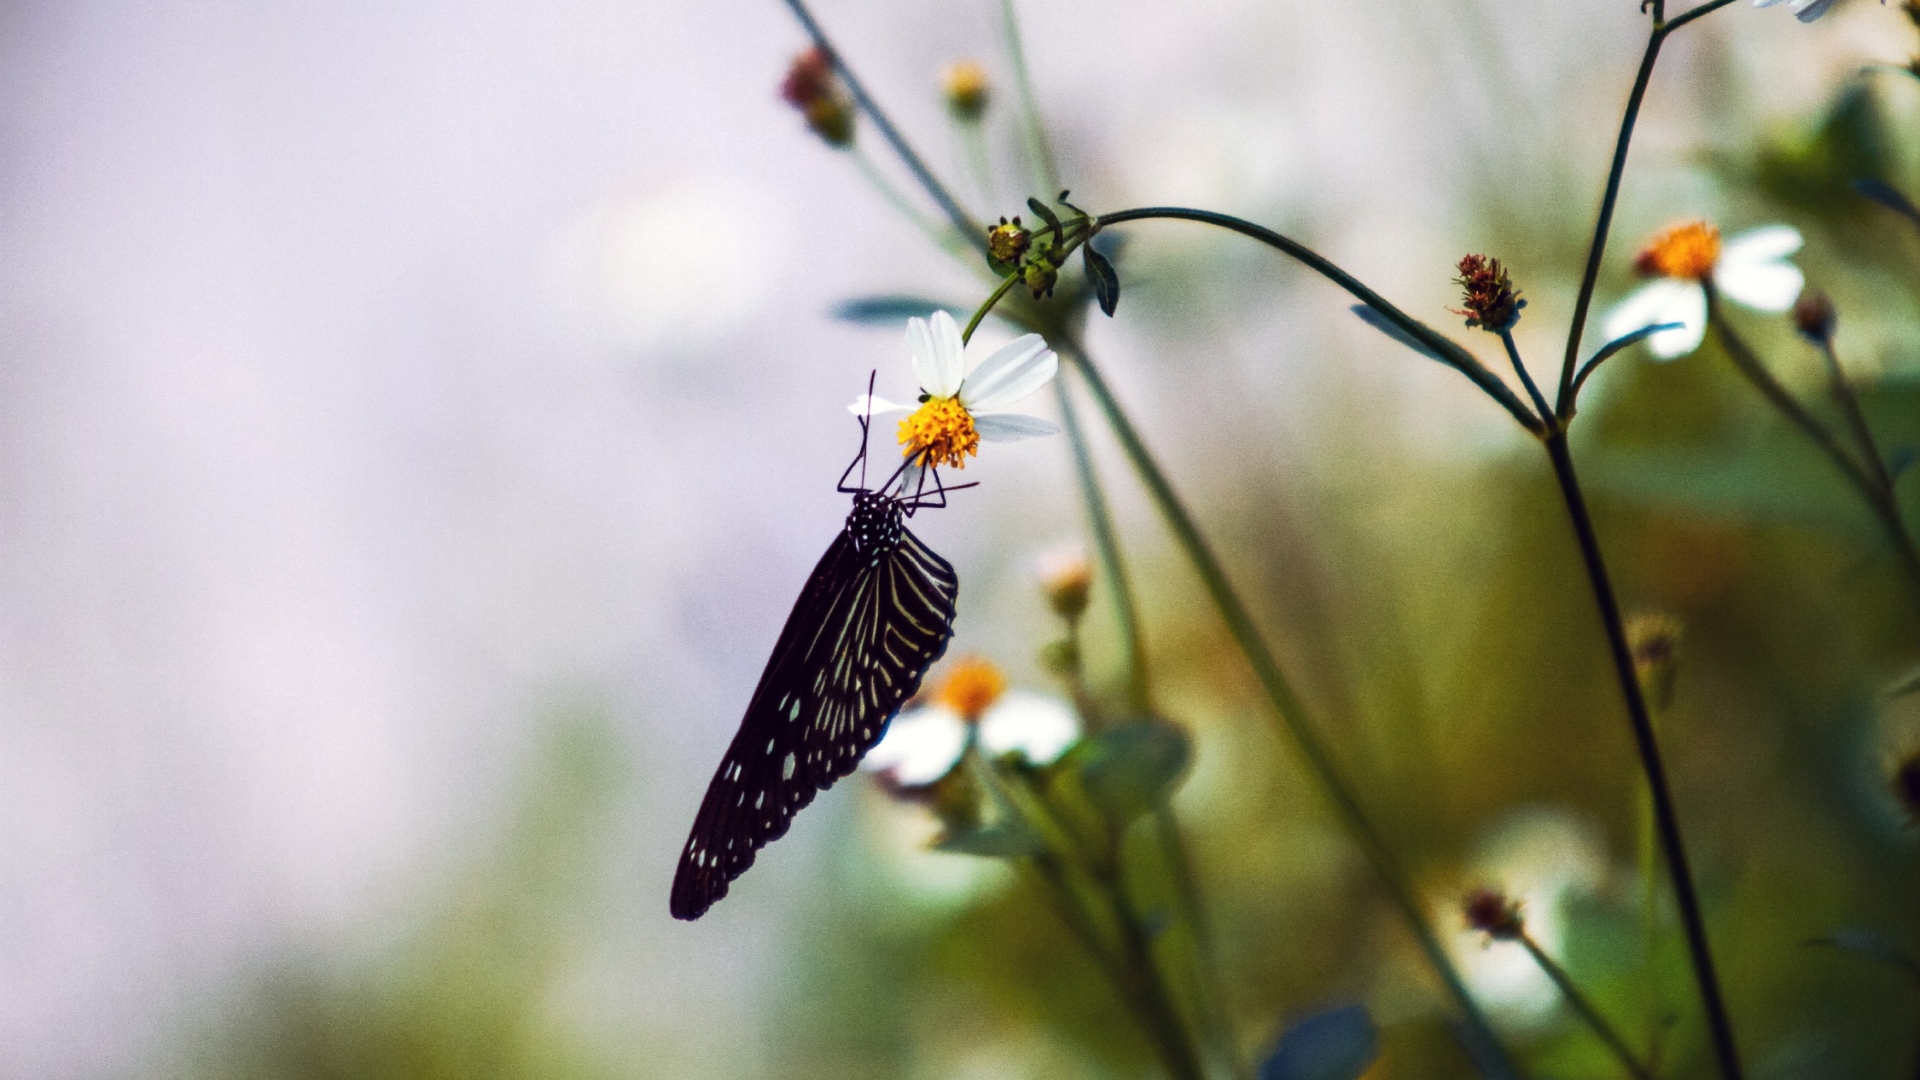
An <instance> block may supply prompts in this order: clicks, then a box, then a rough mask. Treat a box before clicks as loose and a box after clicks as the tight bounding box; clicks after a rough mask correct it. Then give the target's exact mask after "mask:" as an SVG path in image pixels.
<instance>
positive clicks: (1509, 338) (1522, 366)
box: [1500, 329, 1554, 424]
mask: <svg viewBox="0 0 1920 1080" xmlns="http://www.w3.org/2000/svg"><path fill="white" fill-rule="evenodd" d="M1500 344H1502V345H1505V346H1506V347H1507V360H1508V361H1510V362H1511V363H1512V364H1513V373H1514V374H1515V375H1518V376H1520V383H1521V385H1523V386H1525V387H1526V388H1527V396H1528V397H1530V398H1532V399H1533V407H1534V408H1535V409H1536V410H1538V411H1539V413H1540V420H1541V422H1542V423H1545V424H1552V423H1553V421H1554V416H1553V409H1552V408H1550V407H1549V406H1548V405H1547V399H1546V398H1544V397H1542V396H1540V388H1539V387H1538V386H1535V385H1534V382H1533V376H1532V375H1530V374H1528V373H1527V364H1526V361H1524V360H1521V359H1520V347H1519V346H1518V345H1515V344H1514V343H1513V331H1512V330H1511V329H1508V330H1502V331H1500Z"/></svg>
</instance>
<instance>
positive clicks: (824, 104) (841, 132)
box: [780, 46, 853, 147]
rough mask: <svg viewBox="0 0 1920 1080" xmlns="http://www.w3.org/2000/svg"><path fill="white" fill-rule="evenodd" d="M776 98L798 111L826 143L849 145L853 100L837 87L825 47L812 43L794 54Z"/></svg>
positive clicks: (840, 145) (830, 144) (835, 145)
mask: <svg viewBox="0 0 1920 1080" xmlns="http://www.w3.org/2000/svg"><path fill="white" fill-rule="evenodd" d="M780 97H781V98H782V99H784V100H785V101H786V103H787V104H789V105H791V106H793V107H794V108H796V109H799V110H800V114H801V115H802V116H805V117H806V118H807V126H808V127H810V128H812V129H813V132H814V134H816V135H818V136H820V138H821V139H823V140H824V141H825V142H826V143H827V145H828V146H833V147H846V146H851V145H852V144H853V103H852V102H850V101H848V100H847V96H846V94H845V93H844V92H843V91H842V90H841V89H840V81H839V80H838V79H837V78H835V77H834V72H833V60H832V59H831V58H829V57H828V56H827V54H826V51H825V50H823V49H821V48H819V47H818V46H815V47H814V48H811V49H808V50H807V51H806V52H803V53H801V54H800V55H799V56H796V57H794V59H793V66H792V67H790V68H788V69H787V77H786V79H785V80H783V81H782V82H781V83H780Z"/></svg>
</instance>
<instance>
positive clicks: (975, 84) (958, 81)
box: [941, 60, 991, 123]
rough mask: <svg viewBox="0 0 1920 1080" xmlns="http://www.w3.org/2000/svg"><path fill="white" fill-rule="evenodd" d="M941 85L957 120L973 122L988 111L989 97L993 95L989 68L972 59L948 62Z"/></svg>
mask: <svg viewBox="0 0 1920 1080" xmlns="http://www.w3.org/2000/svg"><path fill="white" fill-rule="evenodd" d="M941 85H942V88H943V89H944V90H945V92H946V98H947V111H948V112H951V113H952V114H953V118H954V119H955V120H959V121H961V122H962V123H973V122H974V121H977V120H979V119H980V117H981V116H982V115H983V114H984V113H985V112H986V111H987V99H988V98H989V97H990V96H991V95H990V92H989V90H988V86H987V70H986V69H985V68H983V67H981V66H980V65H979V64H976V63H974V62H973V61H971V60H961V61H959V62H957V63H952V64H948V65H947V70H946V74H945V76H944V77H943V78H942V79H941Z"/></svg>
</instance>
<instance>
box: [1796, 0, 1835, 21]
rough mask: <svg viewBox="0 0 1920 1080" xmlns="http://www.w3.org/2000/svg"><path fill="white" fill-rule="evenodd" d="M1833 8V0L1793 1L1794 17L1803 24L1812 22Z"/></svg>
mask: <svg viewBox="0 0 1920 1080" xmlns="http://www.w3.org/2000/svg"><path fill="white" fill-rule="evenodd" d="M1832 6H1833V0H1793V17H1794V18H1796V19H1799V20H1800V21H1801V22H1803V23H1807V22H1812V21H1813V20H1815V19H1817V18H1819V17H1820V16H1822V15H1825V14H1826V13H1827V9H1828V8H1831V7H1832Z"/></svg>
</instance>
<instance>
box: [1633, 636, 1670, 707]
mask: <svg viewBox="0 0 1920 1080" xmlns="http://www.w3.org/2000/svg"><path fill="white" fill-rule="evenodd" d="M1680 631H1681V625H1680V620H1678V619H1676V618H1674V617H1673V616H1671V615H1663V614H1659V613H1647V614H1641V615H1635V616H1633V617H1632V618H1630V619H1628V620H1627V647H1628V648H1629V649H1631V650H1632V652H1633V670H1634V674H1636V675H1638V676H1640V691H1641V693H1643V694H1645V695H1647V703H1648V704H1650V705H1652V706H1653V707H1654V708H1656V709H1665V708H1667V707H1668V706H1669V705H1672V704H1673V684H1674V677H1675V675H1676V673H1677V672H1678V670H1679V663H1678V659H1677V656H1676V654H1677V652H1678V650H1679V646H1680Z"/></svg>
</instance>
